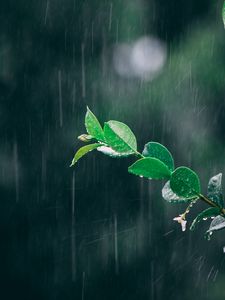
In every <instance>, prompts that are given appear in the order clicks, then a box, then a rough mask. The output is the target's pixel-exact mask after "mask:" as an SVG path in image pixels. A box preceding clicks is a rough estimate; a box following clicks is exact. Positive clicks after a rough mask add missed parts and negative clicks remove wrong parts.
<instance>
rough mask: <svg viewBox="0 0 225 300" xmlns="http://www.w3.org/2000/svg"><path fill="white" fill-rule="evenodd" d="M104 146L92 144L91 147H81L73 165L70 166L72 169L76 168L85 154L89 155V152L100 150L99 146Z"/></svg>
mask: <svg viewBox="0 0 225 300" xmlns="http://www.w3.org/2000/svg"><path fill="white" fill-rule="evenodd" d="M101 145H102V144H99V143H95V144H90V145H86V146H84V147H81V148H80V149H79V150H78V151H77V152H76V154H75V156H74V158H73V160H72V163H71V165H70V167H72V166H74V165H75V163H76V162H77V161H78V160H79V159H80V158H81V157H82V156H84V155H85V154H87V153H88V152H90V151H92V150H94V149H96V148H98V147H99V146H101Z"/></svg>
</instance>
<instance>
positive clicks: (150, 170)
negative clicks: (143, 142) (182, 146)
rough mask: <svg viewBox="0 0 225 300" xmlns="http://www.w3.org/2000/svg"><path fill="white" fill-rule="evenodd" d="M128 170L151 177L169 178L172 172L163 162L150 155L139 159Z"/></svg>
mask: <svg viewBox="0 0 225 300" xmlns="http://www.w3.org/2000/svg"><path fill="white" fill-rule="evenodd" d="M128 172H129V173H132V174H135V175H139V176H143V177H147V178H149V179H167V178H170V174H171V172H170V170H169V169H168V167H167V166H166V165H165V164H164V163H163V162H161V161H160V160H158V159H156V158H150V157H148V158H142V159H139V160H137V161H136V162H135V163H134V164H133V165H132V166H130V167H129V168H128Z"/></svg>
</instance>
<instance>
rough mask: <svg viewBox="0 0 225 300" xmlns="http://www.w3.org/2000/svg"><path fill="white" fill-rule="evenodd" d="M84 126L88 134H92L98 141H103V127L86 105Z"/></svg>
mask: <svg viewBox="0 0 225 300" xmlns="http://www.w3.org/2000/svg"><path fill="white" fill-rule="evenodd" d="M85 127H86V129H87V132H88V134H89V135H91V136H93V137H94V138H95V139H96V140H98V141H104V132H103V129H102V127H101V125H100V123H99V121H98V119H97V118H96V116H95V115H94V114H93V113H92V112H91V111H90V109H89V108H88V107H87V113H86V116H85Z"/></svg>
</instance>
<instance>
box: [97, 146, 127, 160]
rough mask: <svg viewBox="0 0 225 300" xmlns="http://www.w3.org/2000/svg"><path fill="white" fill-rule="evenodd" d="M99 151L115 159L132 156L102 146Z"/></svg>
mask: <svg viewBox="0 0 225 300" xmlns="http://www.w3.org/2000/svg"><path fill="white" fill-rule="evenodd" d="M97 150H98V151H100V152H102V153H103V154H105V155H108V156H110V157H115V158H116V157H118V158H119V157H127V156H129V155H131V154H132V153H130V152H117V151H115V150H113V149H112V148H110V147H108V146H101V147H99V148H97Z"/></svg>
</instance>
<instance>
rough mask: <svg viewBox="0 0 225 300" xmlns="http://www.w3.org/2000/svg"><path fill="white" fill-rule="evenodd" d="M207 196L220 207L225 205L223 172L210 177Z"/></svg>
mask: <svg viewBox="0 0 225 300" xmlns="http://www.w3.org/2000/svg"><path fill="white" fill-rule="evenodd" d="M207 197H208V198H209V199H211V200H212V201H213V202H214V203H216V204H218V205H219V206H220V207H223V204H224V203H223V194H222V173H219V174H217V175H215V176H213V177H212V178H210V180H209V183H208V191H207Z"/></svg>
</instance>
